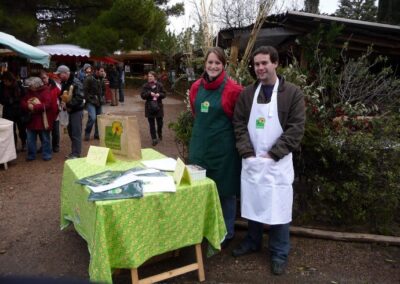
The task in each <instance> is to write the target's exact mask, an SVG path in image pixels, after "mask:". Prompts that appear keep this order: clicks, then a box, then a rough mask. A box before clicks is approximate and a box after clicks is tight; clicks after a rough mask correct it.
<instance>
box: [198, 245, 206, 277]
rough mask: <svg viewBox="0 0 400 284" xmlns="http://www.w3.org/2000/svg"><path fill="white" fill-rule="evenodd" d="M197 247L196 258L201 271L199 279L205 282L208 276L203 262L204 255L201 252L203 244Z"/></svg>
mask: <svg viewBox="0 0 400 284" xmlns="http://www.w3.org/2000/svg"><path fill="white" fill-rule="evenodd" d="M195 249H196V260H197V264H198V266H199V271H198V275H199V281H200V282H203V281H205V280H206V276H205V274H204V264H203V255H202V252H201V244H197V245H195Z"/></svg>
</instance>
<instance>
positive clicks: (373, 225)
mask: <svg viewBox="0 0 400 284" xmlns="http://www.w3.org/2000/svg"><path fill="white" fill-rule="evenodd" d="M372 124H373V126H372V128H373V129H372V130H370V131H349V130H348V129H342V130H340V131H332V130H328V129H320V128H319V126H318V125H317V124H316V123H313V122H312V121H310V122H308V123H307V125H306V132H305V137H304V139H303V142H302V150H301V153H300V154H298V155H297V158H296V159H295V165H296V172H297V173H298V174H299V177H300V179H299V181H298V182H297V188H298V190H297V191H296V193H295V202H294V210H295V214H294V217H295V218H296V222H298V223H302V224H313V223H320V224H321V223H322V224H327V225H335V226H342V225H344V226H348V227H351V226H362V227H364V229H365V230H368V231H370V232H374V233H383V234H399V233H400V231H399V221H400V213H399V212H400V211H399V209H400V206H399V205H400V135H399V128H400V127H399V126H400V125H399V118H398V117H397V118H393V117H392V118H385V119H375V120H374V121H373V122H372Z"/></svg>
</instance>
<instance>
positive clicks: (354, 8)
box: [335, 0, 378, 22]
mask: <svg viewBox="0 0 400 284" xmlns="http://www.w3.org/2000/svg"><path fill="white" fill-rule="evenodd" d="M374 2H375V1H374V0H341V1H340V4H339V8H338V9H337V10H336V12H335V16H337V17H342V18H347V19H354V20H361V21H370V22H376V19H377V13H378V8H377V7H376V6H375V3H374Z"/></svg>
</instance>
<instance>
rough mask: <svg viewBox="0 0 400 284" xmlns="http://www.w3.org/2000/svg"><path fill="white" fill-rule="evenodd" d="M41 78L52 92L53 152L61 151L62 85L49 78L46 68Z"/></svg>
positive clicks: (50, 115) (50, 112) (49, 111)
mask: <svg viewBox="0 0 400 284" xmlns="http://www.w3.org/2000/svg"><path fill="white" fill-rule="evenodd" d="M40 79H42V81H43V84H44V85H45V86H47V87H48V88H49V91H50V94H51V108H50V109H49V110H48V114H49V117H50V120H51V121H52V122H53V129H52V131H51V145H52V148H53V152H59V151H60V116H59V113H60V111H61V103H60V99H59V96H60V95H61V85H59V84H57V83H56V81H54V80H53V79H51V78H49V74H47V72H46V71H45V70H41V71H40Z"/></svg>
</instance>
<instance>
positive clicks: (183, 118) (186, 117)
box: [168, 109, 194, 162]
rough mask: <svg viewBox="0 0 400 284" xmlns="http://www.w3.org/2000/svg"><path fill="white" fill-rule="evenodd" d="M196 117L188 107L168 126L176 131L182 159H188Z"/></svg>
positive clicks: (176, 141)
mask: <svg viewBox="0 0 400 284" xmlns="http://www.w3.org/2000/svg"><path fill="white" fill-rule="evenodd" d="M193 122H194V118H193V115H192V112H191V111H190V110H189V109H187V110H185V111H182V112H181V113H180V114H179V115H178V118H177V120H176V121H175V122H170V123H169V124H168V128H170V129H172V130H173V131H174V132H175V143H176V146H177V149H178V152H179V155H180V156H181V157H182V159H183V160H184V161H185V162H187V161H188V152H189V143H190V138H191V137H192V128H193Z"/></svg>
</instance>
